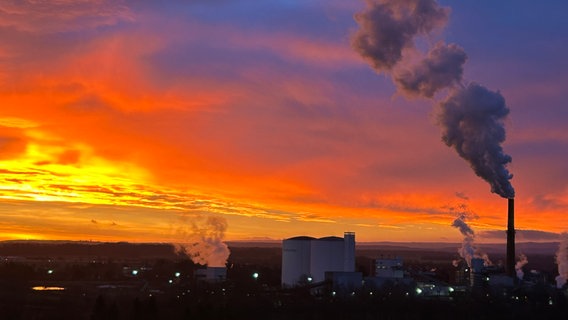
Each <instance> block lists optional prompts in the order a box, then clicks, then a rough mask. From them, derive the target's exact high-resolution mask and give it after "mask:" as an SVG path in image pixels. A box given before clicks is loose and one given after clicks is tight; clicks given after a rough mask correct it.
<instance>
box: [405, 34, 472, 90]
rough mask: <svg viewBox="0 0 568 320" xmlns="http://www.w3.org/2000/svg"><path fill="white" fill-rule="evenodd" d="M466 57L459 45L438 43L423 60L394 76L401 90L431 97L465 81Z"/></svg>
mask: <svg viewBox="0 0 568 320" xmlns="http://www.w3.org/2000/svg"><path fill="white" fill-rule="evenodd" d="M466 60H467V55H466V53H465V51H464V50H463V49H462V48H461V47H460V46H458V45H456V44H453V43H452V44H449V45H446V44H445V43H443V42H438V43H437V44H436V45H435V46H434V47H433V48H432V50H430V52H428V55H427V56H426V57H425V58H424V59H423V60H422V61H421V62H420V63H418V64H417V65H414V66H411V67H408V68H401V70H397V71H396V72H395V74H394V79H395V82H396V84H397V87H398V89H399V90H400V91H401V92H402V93H405V94H408V95H410V96H419V97H426V98H432V97H433V96H434V94H435V93H436V92H438V91H440V90H443V89H445V88H448V87H451V86H453V85H456V84H459V83H460V82H461V81H462V76H463V65H464V64H465V61H466Z"/></svg>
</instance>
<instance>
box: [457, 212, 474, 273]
mask: <svg viewBox="0 0 568 320" xmlns="http://www.w3.org/2000/svg"><path fill="white" fill-rule="evenodd" d="M465 219H466V217H465V215H461V216H459V217H457V218H456V219H455V220H454V222H452V227H456V228H458V230H459V231H460V233H461V234H462V235H463V241H462V247H461V248H460V249H459V250H458V253H459V254H460V257H462V258H463V259H464V260H465V261H466V262H467V265H468V266H469V267H471V259H472V258H473V255H474V254H475V247H474V246H473V241H474V240H475V234H474V232H473V230H472V229H471V228H470V227H469V226H468V225H467V223H466V222H465Z"/></svg>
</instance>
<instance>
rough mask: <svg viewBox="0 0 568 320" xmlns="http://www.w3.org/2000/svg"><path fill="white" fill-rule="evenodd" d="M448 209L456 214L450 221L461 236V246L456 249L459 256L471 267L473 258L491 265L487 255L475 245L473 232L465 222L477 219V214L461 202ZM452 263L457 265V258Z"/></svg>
mask: <svg viewBox="0 0 568 320" xmlns="http://www.w3.org/2000/svg"><path fill="white" fill-rule="evenodd" d="M456 210H457V211H456ZM450 211H452V212H453V213H454V214H455V215H456V216H457V217H456V219H455V220H454V221H453V222H452V227H455V228H457V229H458V230H459V232H460V233H461V235H462V236H463V241H462V246H461V248H459V249H458V253H459V255H460V257H461V258H462V259H463V260H465V262H466V263H467V265H468V266H469V267H471V259H473V258H481V259H483V264H484V265H485V266H491V265H493V263H492V262H491V260H490V259H489V256H488V255H487V254H486V253H484V252H482V251H481V250H480V249H478V248H477V247H476V246H475V232H474V231H473V229H472V228H471V227H470V226H469V225H468V224H467V222H466V220H472V219H477V215H476V214H475V213H473V212H471V211H469V210H468V208H467V205H466V204H461V205H459V206H458V207H457V208H450ZM453 264H454V266H456V267H457V266H458V265H459V260H457V261H453Z"/></svg>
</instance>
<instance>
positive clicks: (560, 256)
mask: <svg viewBox="0 0 568 320" xmlns="http://www.w3.org/2000/svg"><path fill="white" fill-rule="evenodd" d="M556 264H558V276H557V277H556V287H557V288H558V289H560V288H562V287H564V286H565V285H566V282H567V281H568V233H567V232H563V233H562V234H561V235H560V246H559V248H558V252H556Z"/></svg>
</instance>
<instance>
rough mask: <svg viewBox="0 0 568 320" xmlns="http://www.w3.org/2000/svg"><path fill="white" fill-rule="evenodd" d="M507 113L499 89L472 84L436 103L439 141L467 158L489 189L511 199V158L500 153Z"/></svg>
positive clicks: (513, 195)
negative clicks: (489, 186)
mask: <svg viewBox="0 0 568 320" xmlns="http://www.w3.org/2000/svg"><path fill="white" fill-rule="evenodd" d="M508 114H509V108H507V106H506V105H505V99H504V98H503V96H502V95H501V94H500V93H499V92H493V91H490V90H488V89H486V88H485V87H483V86H481V85H479V84H475V83H471V84H469V85H468V86H467V87H465V88H455V89H454V90H453V91H452V92H451V94H450V96H449V97H448V98H447V99H446V100H445V101H442V102H441V103H440V104H439V114H438V124H439V125H440V127H441V128H442V140H443V141H444V142H445V143H446V144H447V145H448V146H450V147H454V149H455V150H456V151H457V153H458V154H459V155H460V157H462V158H464V159H465V160H467V161H468V162H469V164H470V166H471V168H472V169H473V171H474V172H475V174H477V175H478V176H479V177H481V178H482V179H484V180H485V181H487V182H489V184H490V185H491V192H493V193H497V194H498V195H500V196H502V197H504V198H514V197H515V191H514V189H513V186H512V185H511V183H510V181H509V180H510V179H511V178H512V177H513V176H512V175H511V174H510V173H509V171H508V170H507V168H506V165H507V164H508V163H510V162H511V157H510V156H509V155H507V154H505V153H503V148H502V147H501V143H502V142H503V141H505V128H504V123H503V121H504V119H505V118H506V116H507V115H508Z"/></svg>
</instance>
